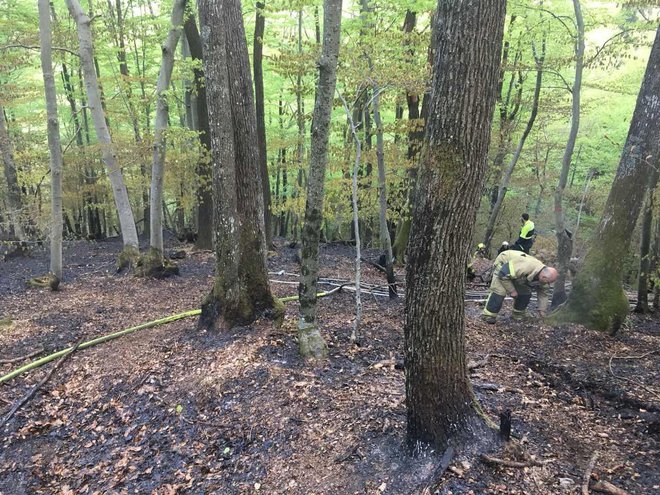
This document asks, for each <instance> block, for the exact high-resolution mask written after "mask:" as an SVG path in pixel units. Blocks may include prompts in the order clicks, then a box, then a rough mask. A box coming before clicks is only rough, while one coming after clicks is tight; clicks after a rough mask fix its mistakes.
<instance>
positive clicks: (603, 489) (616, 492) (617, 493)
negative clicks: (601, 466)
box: [591, 481, 628, 495]
mask: <svg viewBox="0 0 660 495" xmlns="http://www.w3.org/2000/svg"><path fill="white" fill-rule="evenodd" d="M591 489H592V490H593V491H595V492H600V493H606V494H607V495H628V492H627V491H625V490H623V489H622V488H619V487H618V486H614V485H613V484H612V483H608V482H607V481H597V482H596V483H594V484H593V485H592V487H591Z"/></svg>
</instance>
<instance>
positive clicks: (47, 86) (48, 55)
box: [39, 0, 62, 280]
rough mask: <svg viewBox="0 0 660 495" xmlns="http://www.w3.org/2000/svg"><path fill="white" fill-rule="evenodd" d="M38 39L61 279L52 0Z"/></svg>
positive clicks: (44, 7)
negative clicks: (51, 17)
mask: <svg viewBox="0 0 660 495" xmlns="http://www.w3.org/2000/svg"><path fill="white" fill-rule="evenodd" d="M39 40H40V43H41V71H42V72H43V77H44V91H45V94H46V114H47V119H48V124H47V126H48V151H49V152H50V200H51V226H50V272H51V273H52V274H53V275H55V277H57V279H58V280H62V148H61V147H60V125H59V121H58V119H57V94H56V93H55V77H54V76H53V56H52V46H53V41H52V32H51V27H50V6H49V0H39Z"/></svg>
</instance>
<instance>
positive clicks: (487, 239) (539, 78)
mask: <svg viewBox="0 0 660 495" xmlns="http://www.w3.org/2000/svg"><path fill="white" fill-rule="evenodd" d="M532 49H533V50H534V59H535V61H536V85H535V86H534V97H533V99H532V111H531V113H530V115H529V120H527V125H526V126H525V130H524V131H523V133H522V136H520V140H519V141H518V146H517V147H516V151H515V152H514V153H513V157H511V161H510V162H509V166H508V167H507V169H506V171H505V173H504V177H503V178H502V183H501V184H500V187H499V189H498V191H497V200H496V201H495V204H493V205H492V209H491V212H490V215H489V217H488V224H487V225H486V233H485V234H484V244H485V245H486V251H490V243H491V241H492V240H493V234H494V232H495V224H496V223H497V218H498V217H499V215H500V211H501V209H502V203H503V202H504V196H505V195H506V192H507V189H508V187H509V183H510V182H511V175H512V174H513V169H514V168H515V167H516V165H517V164H518V160H519V159H520V154H521V153H522V149H523V146H524V145H525V141H526V140H527V137H528V136H529V133H530V132H531V131H532V127H533V126H534V122H535V121H536V115H537V114H538V110H539V99H540V96H541V85H542V82H543V62H544V60H545V37H544V39H543V43H542V47H541V55H540V56H537V55H536V49H535V48H534V44H533V43H532Z"/></svg>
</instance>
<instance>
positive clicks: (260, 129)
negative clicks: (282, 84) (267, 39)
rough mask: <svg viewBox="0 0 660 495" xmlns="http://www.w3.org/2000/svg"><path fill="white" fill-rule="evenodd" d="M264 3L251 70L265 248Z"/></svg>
mask: <svg viewBox="0 0 660 495" xmlns="http://www.w3.org/2000/svg"><path fill="white" fill-rule="evenodd" d="M264 8H265V3H264V2H257V15H256V21H255V27H254V47H253V55H252V57H253V60H252V64H253V70H254V99H255V104H256V107H257V147H258V148H259V171H260V172H261V185H262V187H263V195H264V227H265V231H266V246H268V247H270V246H271V245H272V244H273V233H272V229H273V227H272V214H271V212H270V180H269V177H268V157H267V148H266V117H265V113H264V70H263V48H264V33H265V30H266V18H265V17H264V15H263V10H264Z"/></svg>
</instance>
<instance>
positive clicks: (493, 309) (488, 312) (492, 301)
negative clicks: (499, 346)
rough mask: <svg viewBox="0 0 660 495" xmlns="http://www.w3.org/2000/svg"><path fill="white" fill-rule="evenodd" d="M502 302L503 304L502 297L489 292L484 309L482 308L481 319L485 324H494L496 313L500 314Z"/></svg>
mask: <svg viewBox="0 0 660 495" xmlns="http://www.w3.org/2000/svg"><path fill="white" fill-rule="evenodd" d="M503 302H504V296H500V295H499V294H496V293H495V292H491V293H490V294H489V295H488V300H487V301H486V307H485V308H484V312H483V314H482V315H481V319H482V320H484V321H485V322H486V323H490V324H491V325H492V324H494V323H495V321H496V318H497V313H499V312H500V309H501V308H502V303H503Z"/></svg>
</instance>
